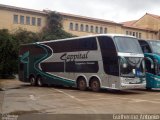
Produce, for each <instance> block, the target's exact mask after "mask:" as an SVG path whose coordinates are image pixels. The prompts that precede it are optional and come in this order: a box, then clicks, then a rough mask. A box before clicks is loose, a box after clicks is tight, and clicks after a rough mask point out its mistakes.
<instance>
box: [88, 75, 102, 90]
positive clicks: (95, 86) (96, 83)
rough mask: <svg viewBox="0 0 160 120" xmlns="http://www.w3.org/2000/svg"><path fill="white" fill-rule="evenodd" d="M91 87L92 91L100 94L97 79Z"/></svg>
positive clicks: (92, 81) (93, 80) (94, 79)
mask: <svg viewBox="0 0 160 120" xmlns="http://www.w3.org/2000/svg"><path fill="white" fill-rule="evenodd" d="M90 87H91V89H92V91H94V92H98V91H99V90H100V82H99V80H98V79H97V78H93V79H92V80H91V82H90Z"/></svg>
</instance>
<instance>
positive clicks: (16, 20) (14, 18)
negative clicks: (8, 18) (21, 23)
mask: <svg viewBox="0 0 160 120" xmlns="http://www.w3.org/2000/svg"><path fill="white" fill-rule="evenodd" d="M13 23H15V24H18V15H14V16H13Z"/></svg>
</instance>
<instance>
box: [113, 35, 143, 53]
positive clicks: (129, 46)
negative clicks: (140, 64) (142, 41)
mask: <svg viewBox="0 0 160 120" xmlns="http://www.w3.org/2000/svg"><path fill="white" fill-rule="evenodd" d="M114 40H115V43H116V46H117V49H118V51H119V52H123V53H142V50H141V49H140V45H139V43H138V40H137V39H136V38H131V37H121V36H117V37H114Z"/></svg>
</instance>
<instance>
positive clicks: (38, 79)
mask: <svg viewBox="0 0 160 120" xmlns="http://www.w3.org/2000/svg"><path fill="white" fill-rule="evenodd" d="M37 85H38V86H39V87H43V86H44V84H43V82H42V77H41V76H38V77H37Z"/></svg>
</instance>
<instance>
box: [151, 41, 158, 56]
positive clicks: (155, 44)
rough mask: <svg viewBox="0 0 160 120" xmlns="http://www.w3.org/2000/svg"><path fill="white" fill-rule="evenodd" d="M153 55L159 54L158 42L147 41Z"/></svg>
mask: <svg viewBox="0 0 160 120" xmlns="http://www.w3.org/2000/svg"><path fill="white" fill-rule="evenodd" d="M149 43H150V45H151V47H152V50H153V52H154V53H158V54H160V41H149Z"/></svg>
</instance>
